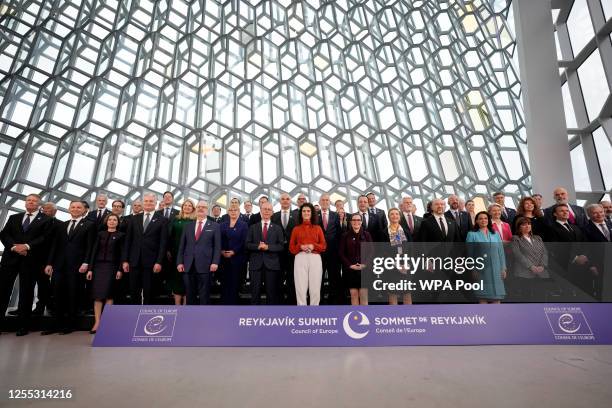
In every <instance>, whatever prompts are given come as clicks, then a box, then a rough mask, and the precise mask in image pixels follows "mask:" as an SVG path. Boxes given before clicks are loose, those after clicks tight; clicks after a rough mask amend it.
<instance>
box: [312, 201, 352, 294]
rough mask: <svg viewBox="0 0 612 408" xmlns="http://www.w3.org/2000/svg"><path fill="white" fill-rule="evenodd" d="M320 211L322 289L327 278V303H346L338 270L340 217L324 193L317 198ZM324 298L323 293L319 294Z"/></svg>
mask: <svg viewBox="0 0 612 408" xmlns="http://www.w3.org/2000/svg"><path fill="white" fill-rule="evenodd" d="M319 205H320V206H321V211H320V212H319V214H318V217H317V219H318V224H319V225H320V226H321V228H323V235H324V236H325V243H326V244H327V249H326V250H325V252H323V253H322V254H321V260H322V262H323V286H322V287H323V289H324V290H325V280H327V292H328V294H327V303H328V304H330V305H342V304H344V303H346V298H347V296H346V293H345V290H344V285H343V284H342V275H341V272H340V256H339V255H338V248H339V246H340V236H341V230H340V218H339V217H338V213H336V212H334V211H331V209H330V206H331V200H330V198H329V194H327V193H324V194H322V195H321V197H320V198H319ZM321 298H322V299H325V296H324V294H323V295H322V296H321Z"/></svg>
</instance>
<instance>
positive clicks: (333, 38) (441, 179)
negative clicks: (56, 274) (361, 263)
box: [0, 0, 530, 222]
mask: <svg viewBox="0 0 612 408" xmlns="http://www.w3.org/2000/svg"><path fill="white" fill-rule="evenodd" d="M0 27H1V29H0V36H1V39H0V174H1V176H2V177H1V189H2V190H1V191H2V192H1V195H0V211H1V212H0V222H3V220H4V219H5V217H6V216H7V214H8V213H9V212H10V211H12V210H16V209H21V208H23V204H22V203H23V198H24V195H25V194H27V193H31V192H41V191H42V192H43V194H44V199H46V200H51V201H54V202H57V203H58V204H59V207H60V210H62V209H65V208H67V204H68V202H69V200H71V199H74V198H84V199H87V200H91V199H92V198H93V197H94V196H95V194H96V193H97V192H98V191H102V192H107V193H108V195H109V196H110V198H126V199H127V201H128V203H129V202H130V201H131V200H132V199H134V198H136V197H137V196H140V195H141V194H142V192H143V191H154V192H158V193H161V192H163V191H165V190H171V191H173V192H175V194H176V198H177V200H178V201H181V200H182V199H183V198H184V197H192V198H205V199H208V200H210V201H212V202H214V203H219V204H221V205H222V206H226V205H227V204H228V202H229V198H230V197H233V196H238V197H241V198H242V199H247V198H251V199H254V198H257V196H259V195H261V194H267V195H270V196H271V197H272V198H273V199H276V198H277V197H278V196H279V195H280V193H281V192H282V191H286V192H289V193H290V194H291V195H292V196H296V195H297V194H298V193H299V192H305V193H306V194H307V195H308V196H309V197H311V199H313V200H315V201H316V199H318V197H319V194H320V193H322V192H330V193H333V194H332V199H337V198H342V199H345V200H348V201H349V208H350V209H354V208H355V199H356V197H357V196H358V195H359V194H362V193H363V192H366V191H370V190H372V191H375V192H376V193H378V195H379V196H380V197H381V198H382V200H381V201H382V203H381V206H382V207H391V206H395V205H397V203H398V202H399V201H400V197H401V195H403V194H411V195H412V196H413V197H415V199H416V204H417V206H418V207H419V209H420V210H422V208H423V202H424V201H426V200H429V199H431V198H432V197H433V196H435V195H446V194H449V193H458V194H459V195H461V196H464V197H474V196H482V197H486V198H488V197H489V196H490V194H491V193H492V192H493V191H495V190H503V191H506V193H507V195H508V197H510V198H512V197H514V198H516V197H518V196H520V195H524V194H527V193H529V189H530V173H529V169H528V163H527V156H526V137H525V127H524V119H523V110H522V107H521V104H520V99H519V98H520V93H521V85H520V83H519V79H518V72H517V67H516V61H515V54H516V53H515V48H516V44H515V40H514V35H513V28H512V9H511V7H510V5H509V4H507V3H506V1H492V0H491V1H489V0H473V1H463V0H447V1H439V0H435V1H434V0H427V1H419V0H396V1H382V0H372V1H354V0H346V1H332V2H322V1H288V0H273V1H266V0H251V1H247V0H243V1H236V0H232V1H224V2H220V1H214V0H206V1H181V0H166V1H164V0H162V1H146V0H126V1H99V0H71V1H66V0H62V1H59V0H58V1H8V2H3V3H2V5H0ZM275 201H276V200H275Z"/></svg>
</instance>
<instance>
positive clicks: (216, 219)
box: [208, 204, 227, 224]
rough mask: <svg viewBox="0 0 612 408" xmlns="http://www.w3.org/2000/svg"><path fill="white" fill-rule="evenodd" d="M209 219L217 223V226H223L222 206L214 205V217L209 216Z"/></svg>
mask: <svg viewBox="0 0 612 408" xmlns="http://www.w3.org/2000/svg"><path fill="white" fill-rule="evenodd" d="M226 215H227V214H226ZM208 219H209V220H210V221H212V222H216V223H217V224H221V223H222V222H223V217H221V206H220V205H219V204H215V205H213V208H212V215H209V216H208Z"/></svg>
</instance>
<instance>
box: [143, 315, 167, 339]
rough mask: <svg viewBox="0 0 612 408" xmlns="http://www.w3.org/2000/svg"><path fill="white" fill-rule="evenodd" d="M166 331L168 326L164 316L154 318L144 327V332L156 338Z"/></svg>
mask: <svg viewBox="0 0 612 408" xmlns="http://www.w3.org/2000/svg"><path fill="white" fill-rule="evenodd" d="M164 330H166V325H165V324H164V316H162V315H158V316H153V317H152V318H150V319H149V321H148V322H147V323H146V324H145V325H144V332H145V334H147V335H149V336H155V335H157V334H160V333H161V332H163V331H164Z"/></svg>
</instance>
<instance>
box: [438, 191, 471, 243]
mask: <svg viewBox="0 0 612 408" xmlns="http://www.w3.org/2000/svg"><path fill="white" fill-rule="evenodd" d="M447 203H448V206H449V207H450V208H449V209H448V211H446V213H444V215H446V218H452V219H454V220H455V222H456V223H457V227H458V228H459V233H460V235H461V240H462V241H465V239H466V237H467V234H468V231H469V230H470V229H471V227H472V225H471V223H472V222H471V221H472V220H471V219H470V215H469V214H468V213H467V212H465V211H461V209H460V208H459V197H457V196H456V195H455V194H453V195H451V196H449V197H448V200H447Z"/></svg>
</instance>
